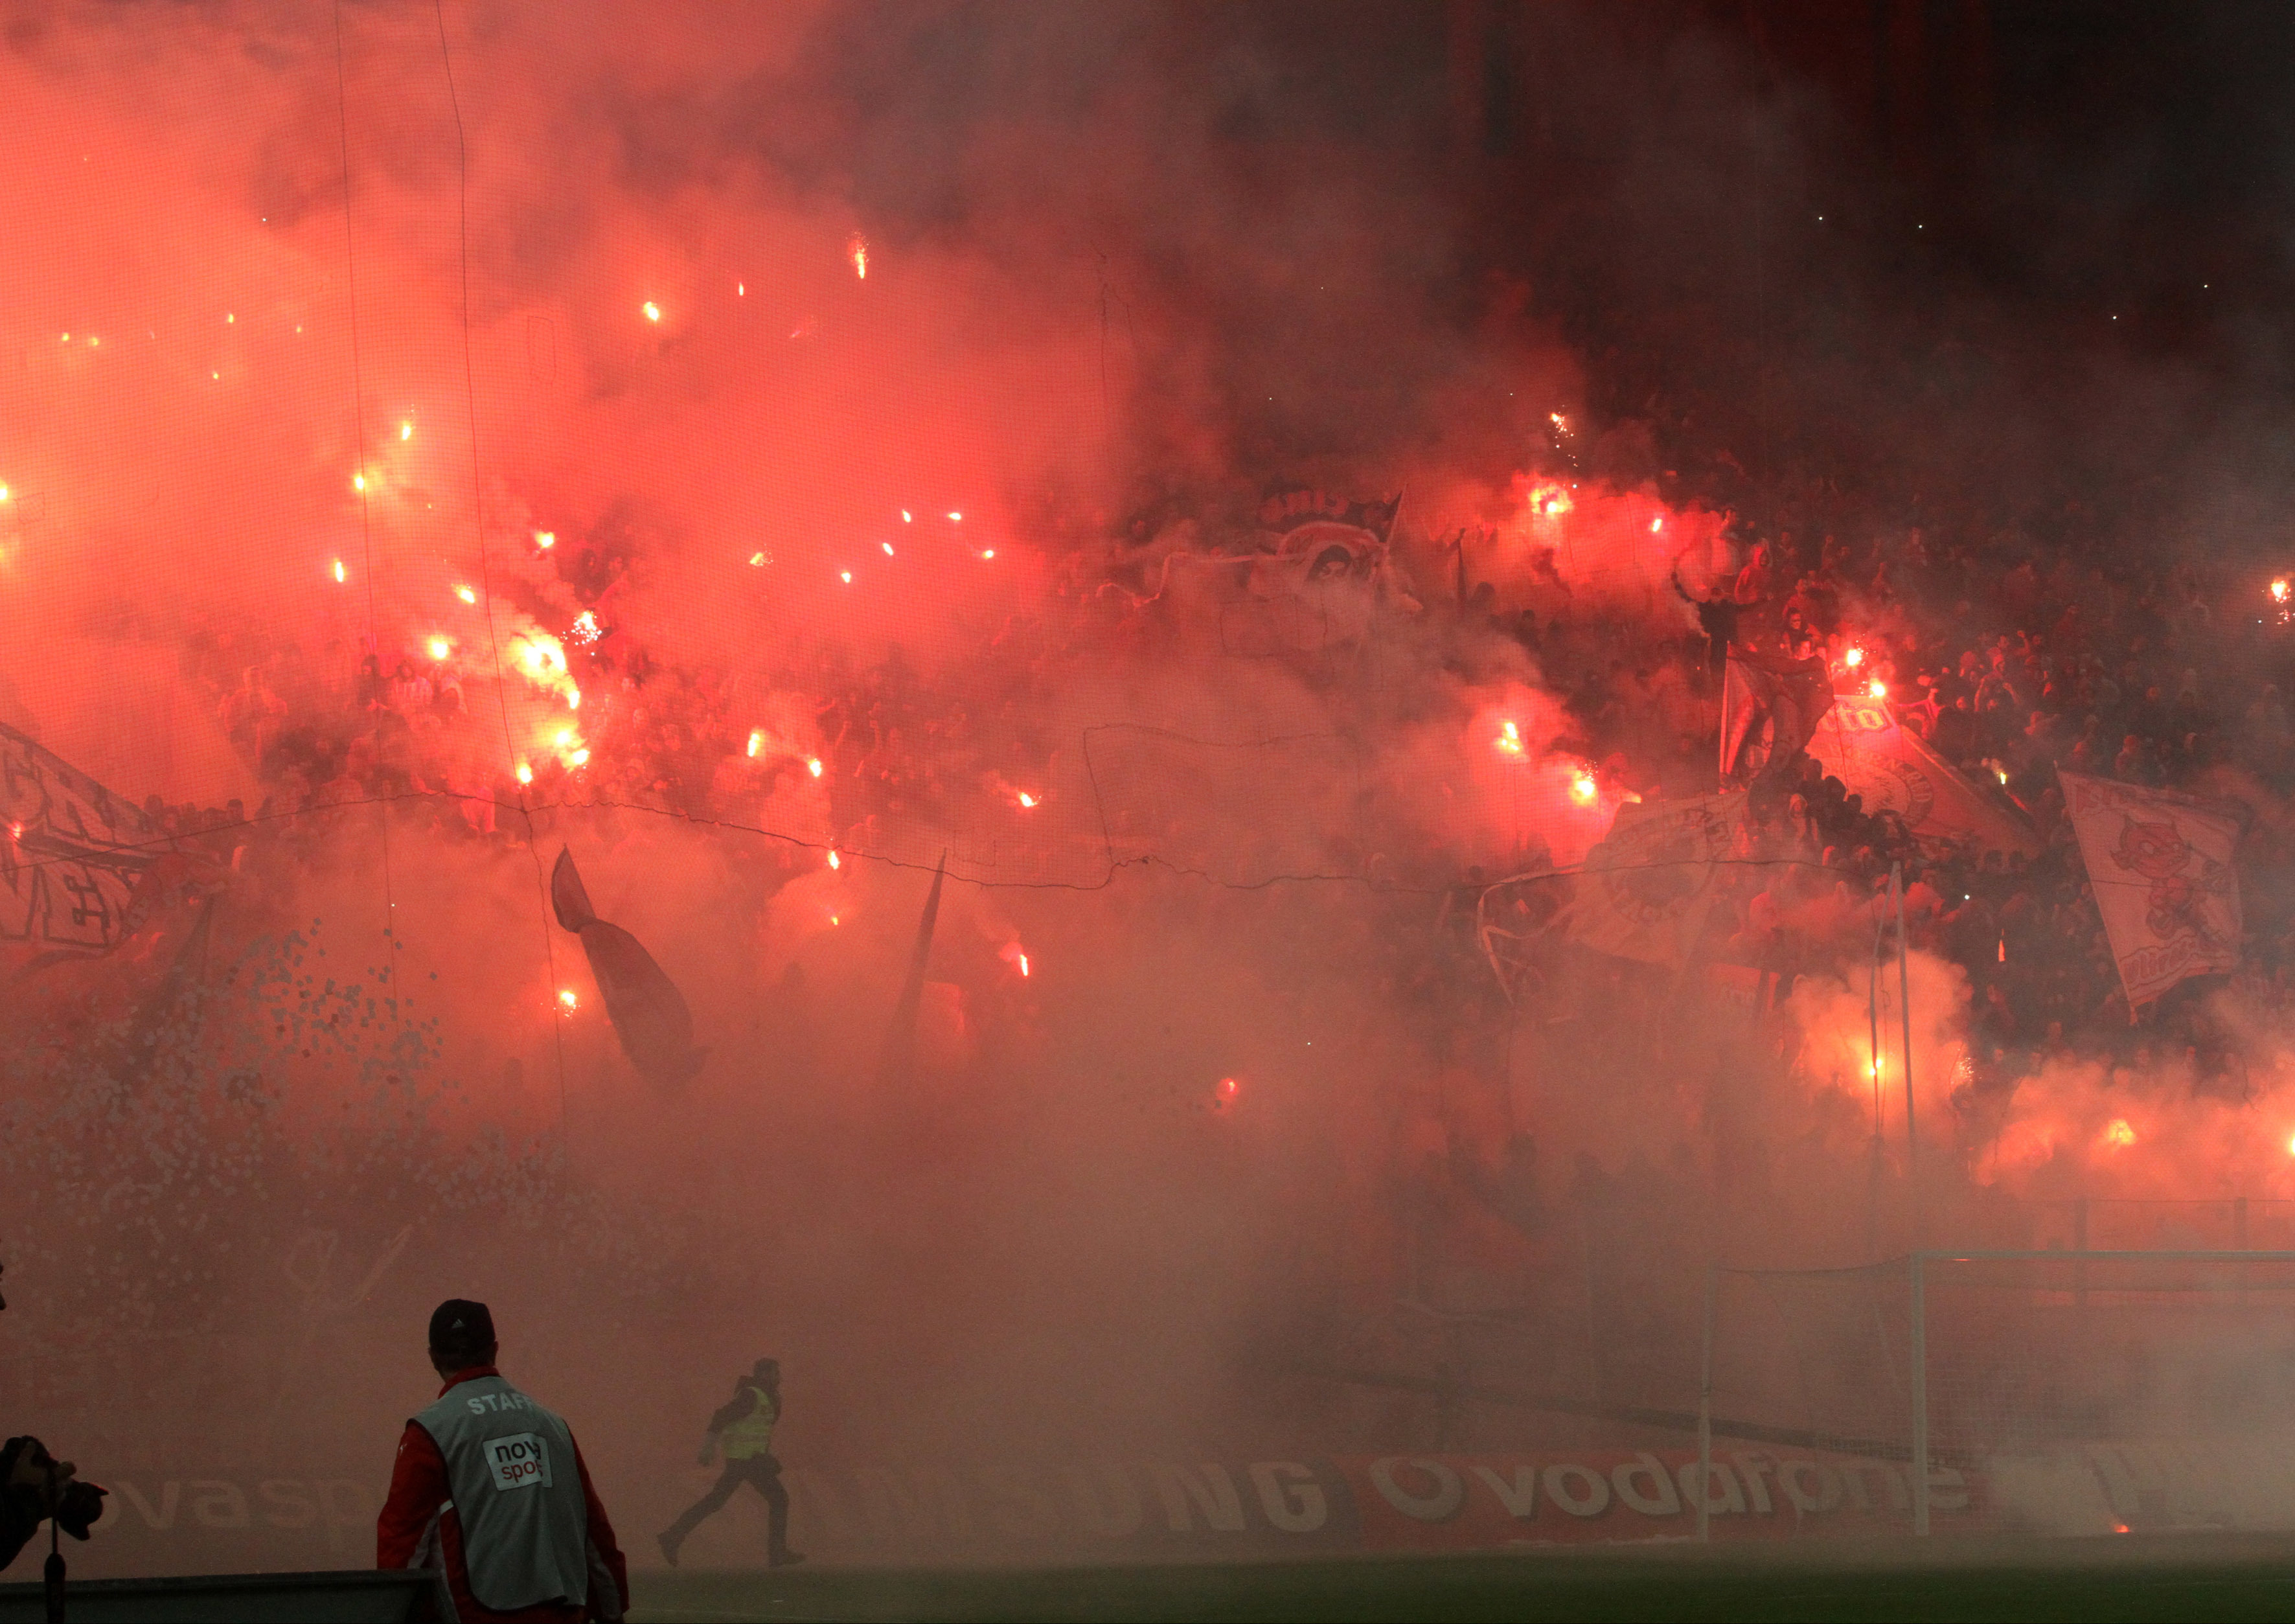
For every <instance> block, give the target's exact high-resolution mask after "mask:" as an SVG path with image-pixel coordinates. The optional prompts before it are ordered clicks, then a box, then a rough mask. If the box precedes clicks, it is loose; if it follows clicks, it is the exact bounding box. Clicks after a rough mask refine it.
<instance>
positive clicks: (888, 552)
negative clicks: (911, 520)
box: [877, 542, 893, 559]
mask: <svg viewBox="0 0 2295 1624" xmlns="http://www.w3.org/2000/svg"><path fill="white" fill-rule="evenodd" d="M877 544H878V546H879V547H882V548H883V549H884V550H885V556H886V558H888V559H889V558H891V557H892V556H893V543H890V542H879V543H877Z"/></svg>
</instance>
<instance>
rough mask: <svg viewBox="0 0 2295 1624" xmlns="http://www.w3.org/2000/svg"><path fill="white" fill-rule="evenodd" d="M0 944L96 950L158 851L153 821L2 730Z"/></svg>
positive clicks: (117, 937)
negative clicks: (2, 819)
mask: <svg viewBox="0 0 2295 1624" xmlns="http://www.w3.org/2000/svg"><path fill="white" fill-rule="evenodd" d="M0 818H4V820H5V822H6V827H5V828H0V943H23V944H25V945H28V946H29V947H31V948H32V949H34V950H35V951H51V952H52V951H65V952H86V953H103V952H109V951H110V950H111V949H113V948H115V947H117V946H118V945H119V943H120V941H121V939H122V938H123V937H124V936H125V935H126V934H127V929H128V913H129V902H130V901H131V899H133V898H134V897H135V888H136V882H137V881H138V880H140V879H142V878H143V875H144V871H145V869H147V868H149V867H150V866H151V863H152V862H153V861H154V860H155V859H157V858H159V856H161V855H162V854H163V853H164V852H165V850H166V845H164V844H163V843H162V841H161V837H160V835H159V831H158V830H157V829H155V828H153V827H152V825H151V820H150V819H148V818H146V817H145V816H144V815H143V809H142V808H140V807H138V806H136V805H135V804H134V803H133V802H130V801H126V800H123V799H121V798H120V797H119V796H116V795H114V794H112V793H111V792H110V790H108V789H106V788H104V787H103V786H102V785H101V784H99V783H97V782H96V781H95V780H94V779H91V778H89V777H88V776H87V775H86V773H84V772H80V771H77V770H76V769H74V768H73V767H72V766H71V764H70V763H68V762H65V761H63V760H62V759H61V758H60V757H58V756H57V755H55V754H54V753H53V751H49V750H45V749H43V748H41V747H39V746H38V745H37V744H34V743H33V742H32V741H31V740H30V739H27V738H26V737H24V735H23V734H21V733H19V732H18V731H16V730H15V729H13V728H11V727H0Z"/></svg>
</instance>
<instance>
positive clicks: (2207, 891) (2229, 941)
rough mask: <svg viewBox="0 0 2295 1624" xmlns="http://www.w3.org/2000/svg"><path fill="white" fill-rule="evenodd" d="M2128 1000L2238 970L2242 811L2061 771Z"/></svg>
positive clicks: (2068, 810)
mask: <svg viewBox="0 0 2295 1624" xmlns="http://www.w3.org/2000/svg"><path fill="white" fill-rule="evenodd" d="M2057 776H2058V777H2060V778H2061V779H2062V780H2063V786H2064V812H2065V815H2066V816H2067V817H2068V818H2070V820H2071V825H2072V830H2073V833H2074V834H2076V835H2077V836H2079V848H2080V856H2081V857H2082V858H2083V859H2085V860H2086V861H2087V877H2088V880H2089V882H2090V883H2091V884H2092V885H2094V886H2095V905H2096V909H2097V911H2099V912H2100V913H2102V914H2103V928H2104V932H2105V934H2107V935H2108V936H2110V938H2111V953H2112V957H2113V958H2114V959H2118V960H2119V980H2120V984H2121V985H2122V986H2124V987H2126V988H2127V989H2128V1008H2129V1009H2130V1010H2131V1011H2133V1010H2134V1009H2135V1008H2136V1007H2137V1006H2139V1005H2142V1004H2148V1003H2150V1002H2152V1000H2154V999H2156V998H2158V997H2159V996H2160V994H2161V993H2163V992H2167V991H2168V988H2170V987H2172V986H2174V985H2175V984H2176V983H2177V982H2179V981H2182V980H2184V979H2185V977H2186V976H2192V975H2209V974H2212V973H2214V972H2217V971H2227V970H2233V969H2236V968H2238V967H2239V939H2240V909H2239V877H2238V875H2236V874H2235V873H2234V872H2233V870H2232V852H2233V849H2234V847H2235V846H2236V845H2238V843H2239V832H2240V820H2239V817H2238V815H2237V814H2236V813H2235V812H2231V811H2229V810H2227V809H2226V808H2225V807H2223V806H2221V805H2219V804H2216V803H2214V802H2209V801H2202V800H2201V799H2199V798H2198V797H2196V796H2185V795H2177V794H2176V793H2175V792H2174V791H2172V790H2166V789H2146V788H2143V787H2141V786H2139V785H2136V784H2119V783H2114V782H2113V781H2112V780H2111V779H2099V778H2090V777H2088V776H2087V774H2085V773H2079V772H2059V774H2058V775H2057Z"/></svg>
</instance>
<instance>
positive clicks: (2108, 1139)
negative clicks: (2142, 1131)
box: [2103, 1116, 2136, 1150]
mask: <svg viewBox="0 0 2295 1624" xmlns="http://www.w3.org/2000/svg"><path fill="white" fill-rule="evenodd" d="M2103 1142H2104V1143H2105V1144H2107V1145H2109V1146H2111V1147H2112V1148H2113V1149H2115V1150H2125V1149H2126V1148H2127V1147H2128V1146H2130V1145H2133V1144H2134V1143H2136V1130H2135V1129H2133V1128H2131V1127H2129V1126H2128V1119H2127V1118H2126V1117H2124V1116H2116V1117H2114V1118H2112V1119H2111V1124H2110V1125H2109V1126H2108V1127H2106V1128H2105V1129H2104V1130H2103Z"/></svg>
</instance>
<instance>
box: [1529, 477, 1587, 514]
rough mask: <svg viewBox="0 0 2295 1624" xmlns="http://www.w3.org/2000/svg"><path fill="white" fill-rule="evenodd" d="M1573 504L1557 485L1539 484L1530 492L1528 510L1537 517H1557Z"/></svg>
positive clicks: (1568, 509) (1568, 495)
mask: <svg viewBox="0 0 2295 1624" xmlns="http://www.w3.org/2000/svg"><path fill="white" fill-rule="evenodd" d="M1575 505H1576V504H1575V503H1573V502H1572V501H1571V500H1570V493H1569V492H1567V491H1565V490H1564V489H1563V488H1562V487H1561V486H1558V485H1551V484H1548V485H1541V486H1538V487H1536V488H1535V489H1534V490H1532V491H1531V494H1530V510H1531V515H1532V516H1533V517H1535V518H1559V517H1561V516H1562V515H1563V514H1564V513H1567V512H1568V511H1570V510H1571V509H1572V507H1573V506H1575Z"/></svg>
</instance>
